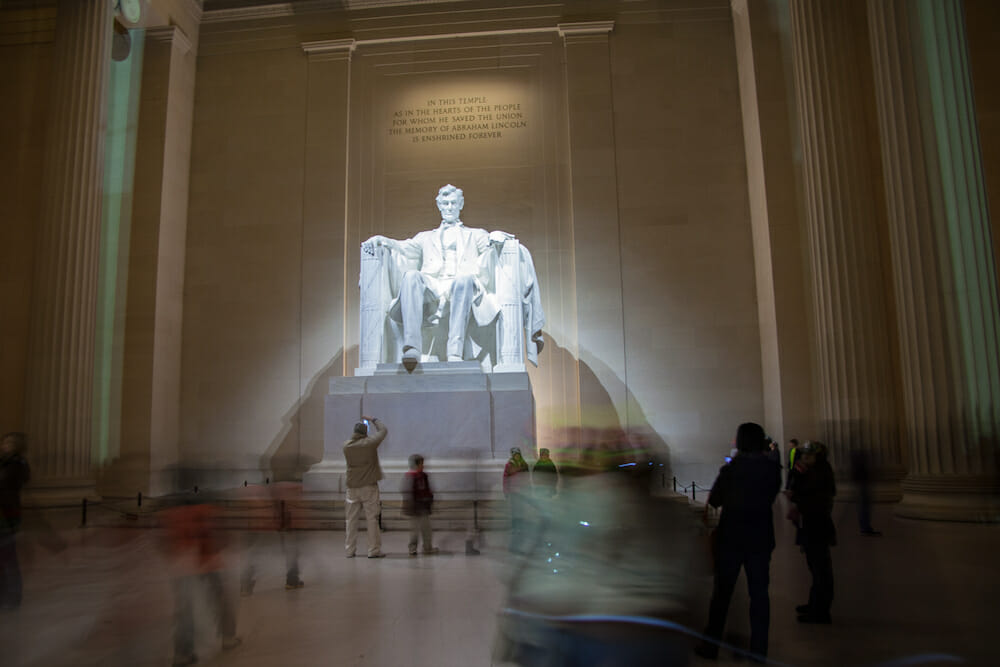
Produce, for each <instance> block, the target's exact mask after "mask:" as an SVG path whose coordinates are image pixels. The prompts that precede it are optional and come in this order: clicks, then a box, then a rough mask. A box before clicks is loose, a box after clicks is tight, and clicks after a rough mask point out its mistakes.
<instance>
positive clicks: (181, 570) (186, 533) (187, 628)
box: [162, 501, 241, 667]
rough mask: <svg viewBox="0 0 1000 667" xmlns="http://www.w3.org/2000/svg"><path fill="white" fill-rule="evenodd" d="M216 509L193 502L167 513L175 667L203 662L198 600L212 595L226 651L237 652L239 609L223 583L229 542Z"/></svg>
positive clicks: (163, 519) (210, 602) (209, 598)
mask: <svg viewBox="0 0 1000 667" xmlns="http://www.w3.org/2000/svg"><path fill="white" fill-rule="evenodd" d="M216 520H217V516H216V510H215V508H214V507H213V506H211V505H209V504H207V503H194V502H193V501H188V502H186V503H185V504H184V505H180V506H178V507H172V508H170V509H167V510H164V511H163V513H162V521H163V524H164V527H165V528H166V540H167V552H168V555H169V560H170V566H171V568H172V570H173V575H174V576H173V589H174V662H173V664H174V665H175V667H177V666H180V665H193V664H195V663H196V662H198V656H196V655H195V653H194V644H195V625H194V620H195V616H194V601H195V598H196V597H197V596H198V595H199V593H200V592H201V591H204V593H205V594H206V595H207V596H208V601H209V606H210V608H211V610H212V612H213V614H214V615H215V620H216V622H217V631H218V634H219V635H220V636H221V637H222V648H223V650H229V649H232V648H236V647H237V646H239V645H240V643H241V640H240V638H239V637H237V636H236V605H235V603H234V600H233V599H232V596H231V595H229V594H228V593H227V591H226V587H225V585H224V583H223V580H222V571H223V568H224V566H225V560H224V553H223V552H224V549H225V546H226V541H225V539H224V537H223V534H222V533H221V532H220V531H219V528H218V526H217V525H216Z"/></svg>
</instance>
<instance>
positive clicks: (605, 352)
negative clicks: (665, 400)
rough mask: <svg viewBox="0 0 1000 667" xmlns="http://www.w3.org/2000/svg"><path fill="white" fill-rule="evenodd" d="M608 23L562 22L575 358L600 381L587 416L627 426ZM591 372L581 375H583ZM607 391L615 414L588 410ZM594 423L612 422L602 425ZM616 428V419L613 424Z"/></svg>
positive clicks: (586, 402)
mask: <svg viewBox="0 0 1000 667" xmlns="http://www.w3.org/2000/svg"><path fill="white" fill-rule="evenodd" d="M613 29H614V22H613V21H591V22H583V23H560V24H559V34H560V35H561V36H562V38H563V43H564V47H565V51H564V58H565V67H566V94H567V105H566V108H567V109H568V114H569V163H570V190H571V206H572V214H573V250H574V254H573V257H574V262H575V274H576V294H577V330H578V344H579V360H580V362H582V363H584V364H587V365H588V366H589V367H590V370H591V371H592V372H593V373H594V375H595V376H596V377H597V380H598V381H599V384H600V385H601V386H590V385H586V384H584V383H582V382H581V385H580V405H581V407H582V410H583V414H584V415H590V416H591V417H592V418H596V419H598V420H602V421H603V420H605V419H606V418H608V417H616V418H617V420H618V421H619V423H620V425H621V426H622V427H624V428H626V429H627V428H628V414H627V405H628V401H627V399H628V397H627V396H626V390H625V387H627V386H628V382H627V366H626V358H625V330H624V329H625V325H624V316H623V307H624V306H623V303H622V294H623V291H622V266H621V262H622V258H621V237H620V226H619V219H618V210H619V209H618V176H617V167H616V163H615V128H614V113H613V104H612V89H611V54H610V44H609V35H610V34H611V31H612V30H613ZM587 376H589V374H581V378H583V377H587ZM602 394H603V395H605V396H609V397H610V399H611V403H612V405H614V406H615V410H616V412H617V414H616V415H608V416H604V415H594V414H593V411H590V412H588V407H592V406H595V405H602V404H604V403H605V402H606V400H607V399H606V398H604V397H603V396H602ZM594 425H599V426H609V425H611V424H607V423H599V424H594ZM614 425H615V426H617V424H614Z"/></svg>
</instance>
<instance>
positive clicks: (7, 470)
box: [0, 432, 31, 609]
mask: <svg viewBox="0 0 1000 667" xmlns="http://www.w3.org/2000/svg"><path fill="white" fill-rule="evenodd" d="M27 447H28V440H27V437H26V436H25V435H24V433H16V432H12V433H7V434H5V435H4V436H3V439H2V440H0V609H16V608H18V607H20V606H21V597H22V586H21V566H20V564H19V563H18V560H17V545H16V535H17V532H18V530H20V528H21V487H23V486H24V485H25V484H27V483H28V480H30V479H31V468H30V467H29V466H28V461H27V460H26V459H25V458H24V452H25V450H26V449H27Z"/></svg>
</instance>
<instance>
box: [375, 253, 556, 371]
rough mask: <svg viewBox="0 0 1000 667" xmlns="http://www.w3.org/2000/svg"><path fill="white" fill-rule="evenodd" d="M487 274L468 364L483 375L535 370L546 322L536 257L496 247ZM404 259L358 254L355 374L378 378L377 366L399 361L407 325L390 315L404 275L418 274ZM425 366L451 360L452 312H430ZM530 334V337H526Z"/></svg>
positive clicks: (489, 257)
mask: <svg viewBox="0 0 1000 667" xmlns="http://www.w3.org/2000/svg"><path fill="white" fill-rule="evenodd" d="M485 257H486V259H485V260H484V261H485V262H487V263H488V265H487V266H485V267H484V268H485V269H486V270H485V272H484V273H485V274H486V275H487V276H489V278H490V280H489V284H485V285H483V288H484V293H483V294H482V295H481V299H480V301H478V302H477V303H476V304H475V305H473V309H472V310H473V313H472V315H471V316H470V321H469V326H468V329H467V333H466V338H465V344H464V345H465V347H464V350H463V359H464V360H465V361H476V362H478V363H479V364H480V366H481V368H482V370H483V372H486V373H516V372H523V371H524V370H525V363H524V360H525V348H526V346H525V339H526V337H527V339H528V345H527V356H528V359H529V360H530V361H531V362H532V363H534V364H535V365H537V354H538V353H537V349H538V348H537V345H536V341H538V340H540V331H541V327H542V325H543V323H544V321H545V316H544V314H543V312H542V307H541V300H540V297H539V290H538V285H537V282H536V277H535V267H534V263H533V261H532V259H531V254H530V253H529V252H528V250H527V248H525V247H524V246H522V245H521V244H520V242H519V241H518V240H517V239H516V238H513V237H511V238H508V239H506V240H505V241H503V242H502V243H497V244H494V251H493V252H489V253H485ZM417 268H419V267H418V266H416V264H415V263H412V262H411V261H409V260H407V259H406V258H405V257H400V256H394V254H393V253H392V252H391V251H390V250H389V249H388V248H386V247H384V246H379V247H376V248H374V249H373V250H372V252H367V251H366V250H365V249H364V248H362V249H361V276H360V281H359V287H360V290H361V308H360V310H361V323H360V324H361V326H360V329H361V332H360V335H361V339H360V345H359V355H358V368H357V369H355V375H359V376H364V375H373V374H374V373H375V370H376V368H377V366H378V364H380V363H396V364H398V363H400V362H401V361H402V355H403V346H402V340H403V332H402V324H401V323H400V322H399V321H398V320H397V319H395V318H394V317H393V316H392V315H391V311H392V307H393V304H394V301H395V299H396V297H397V296H398V294H399V287H400V284H401V282H402V277H403V275H404V274H405V273H406V271H407V270H410V269H417ZM422 331H423V336H422V340H423V348H422V349H421V362H434V361H440V362H443V361H445V360H446V359H447V357H446V355H445V345H446V341H447V336H448V310H447V306H445V309H444V311H443V312H440V313H437V312H435V311H434V309H433V307H432V306H431V307H429V308H425V312H424V327H423V330H422ZM526 331H527V334H526V333H525V332H526Z"/></svg>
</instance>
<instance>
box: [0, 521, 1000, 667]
mask: <svg viewBox="0 0 1000 667" xmlns="http://www.w3.org/2000/svg"><path fill="white" fill-rule="evenodd" d="M778 511H780V509H779V510H778ZM836 518H837V523H838V528H839V530H840V544H839V545H838V546H837V547H836V548H835V550H834V567H835V572H836V578H837V599H836V601H835V603H834V609H833V614H834V624H833V625H830V626H800V625H798V624H797V622H796V620H795V614H794V612H793V609H794V606H795V605H796V604H799V603H801V602H803V601H804V600H805V598H806V595H807V587H808V573H807V572H806V567H805V562H804V559H803V558H802V556H801V555H800V554H799V553H798V552H797V551H796V549H795V548H794V547H793V546H792V544H791V541H792V540H791V536H790V534H789V532H788V531H787V530H786V529H785V526H784V522H782V521H778V522H777V524H778V526H779V528H780V532H779V547H778V549H777V551H776V552H775V556H774V559H773V561H772V567H771V604H772V620H771V634H770V637H771V650H770V658H771V660H772V661H773V662H775V663H779V664H789V665H874V664H885V665H888V664H894V665H895V664H899V665H902V664H918V663H920V664H953V663H954V662H955V661H956V660H961V661H963V662H964V663H965V664H972V665H997V664H1000V646H998V640H1000V630H998V628H1000V625H998V619H1000V613H998V612H1000V605H998V604H997V601H998V600H1000V560H998V555H1000V550H998V547H1000V528H998V527H996V526H984V525H973V524H945V523H929V522H916V521H907V520H902V519H895V518H893V517H892V516H891V514H890V512H889V510H888V508H885V507H880V508H878V510H877V511H876V523H877V524H878V527H879V528H881V529H882V530H883V531H884V536H882V537H879V538H871V537H862V536H860V535H859V534H858V533H857V531H856V529H855V528H856V523H855V521H854V515H853V507H852V506H851V505H848V504H838V506H837V510H836ZM297 535H298V536H299V540H300V547H301V558H300V564H301V571H302V578H303V580H304V581H305V582H306V585H305V587H304V588H301V589H299V590H292V591H286V590H285V588H284V576H283V575H284V567H283V562H282V557H281V554H280V548H279V547H278V546H277V544H276V543H274V544H273V545H272V546H273V548H271V549H269V550H267V549H266V550H265V551H266V553H265V554H264V556H263V559H262V560H261V570H260V573H259V575H258V580H257V584H256V587H255V589H254V592H253V594H252V595H251V596H249V597H239V596H238V595H237V590H238V585H237V578H236V571H237V569H238V567H237V566H236V565H235V564H236V562H237V561H238V560H239V559H240V557H241V553H240V552H239V550H238V549H235V548H234V549H233V550H232V554H231V559H230V563H232V564H233V567H231V568H230V575H229V577H228V579H229V584H230V585H231V588H232V591H233V599H235V600H236V601H237V603H238V634H239V635H240V637H241V638H242V640H243V643H242V645H240V646H238V647H237V648H235V649H232V650H230V651H225V652H222V651H221V649H220V646H219V640H218V638H217V637H215V633H214V632H213V631H212V629H211V628H210V622H209V614H208V612H207V607H206V606H205V605H204V604H202V605H200V606H199V608H198V609H197V612H196V616H197V618H198V619H199V623H198V639H197V653H198V655H199V656H200V658H201V660H200V662H199V664H210V665H220V666H228V665H252V666H258V665H259V666H265V665H303V666H306V665H351V666H364V667H379V666H385V667H395V666H400V667H402V666H410V665H412V666H428V667H430V666H433V667H476V666H486V665H491V664H496V663H494V662H493V661H492V659H491V647H492V644H493V637H494V631H495V627H496V618H497V612H498V610H499V609H500V608H501V606H502V603H503V599H504V583H503V582H504V580H505V578H506V576H507V574H508V568H509V567H510V563H509V561H508V560H507V559H506V558H505V549H504V541H505V535H504V534H503V533H484V534H483V538H484V543H483V553H482V555H480V556H466V555H465V550H464V538H465V535H464V534H461V533H439V534H436V541H437V544H438V545H439V546H440V547H441V553H439V554H437V555H433V556H419V557H416V558H410V557H409V556H408V555H407V554H406V534H405V533H404V532H394V531H391V532H388V533H386V534H385V536H384V548H385V551H386V552H387V553H388V557H387V558H385V559H381V560H370V559H367V558H354V559H346V558H344V556H343V549H342V540H343V533H341V532H324V531H308V532H301V533H297ZM22 538H23V539H22V540H21V543H20V551H21V556H22V564H23V569H24V575H25V591H24V603H23V605H22V607H21V608H20V609H19V610H17V611H5V612H0V665H3V666H4V667H14V666H20V665H24V666H28V665H31V666H34V665H137V666H138V665H169V664H170V662H171V656H172V632H173V621H172V597H171V588H170V574H169V568H168V563H167V562H166V561H165V557H164V555H163V551H162V548H161V547H162V544H161V539H162V535H161V534H160V532H159V531H156V530H150V529H141V528H112V527H88V528H67V529H60V530H56V531H55V532H53V533H45V532H41V531H38V530H34V531H29V532H27V533H25V534H23V535H22ZM61 541H62V542H63V543H62V544H60V542H61ZM361 542H362V544H363V543H364V534H362V536H361ZM359 552H360V550H359ZM702 583H703V585H704V587H705V597H706V598H707V595H708V592H709V586H710V582H708V581H707V580H706V581H704V582H702ZM743 589H744V585H743V583H742V582H741V583H740V585H739V587H738V589H737V595H736V596H735V598H734V601H733V606H732V608H731V610H730V616H729V627H728V629H727V633H728V635H729V638H730V639H731V640H732V641H733V642H734V643H737V644H739V643H742V644H745V643H746V636H747V627H748V623H747V619H746V615H747V613H746V610H747V601H746V597H745V594H744V592H743ZM700 622H701V621H699V623H700ZM935 656H936V658H935ZM736 662H738V660H737V659H736V657H735V656H733V655H732V654H731V653H729V652H727V651H723V653H722V654H721V655H720V659H719V664H735V663H736ZM691 664H695V665H699V664H709V663H706V662H704V661H702V660H700V659H696V658H691Z"/></svg>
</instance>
